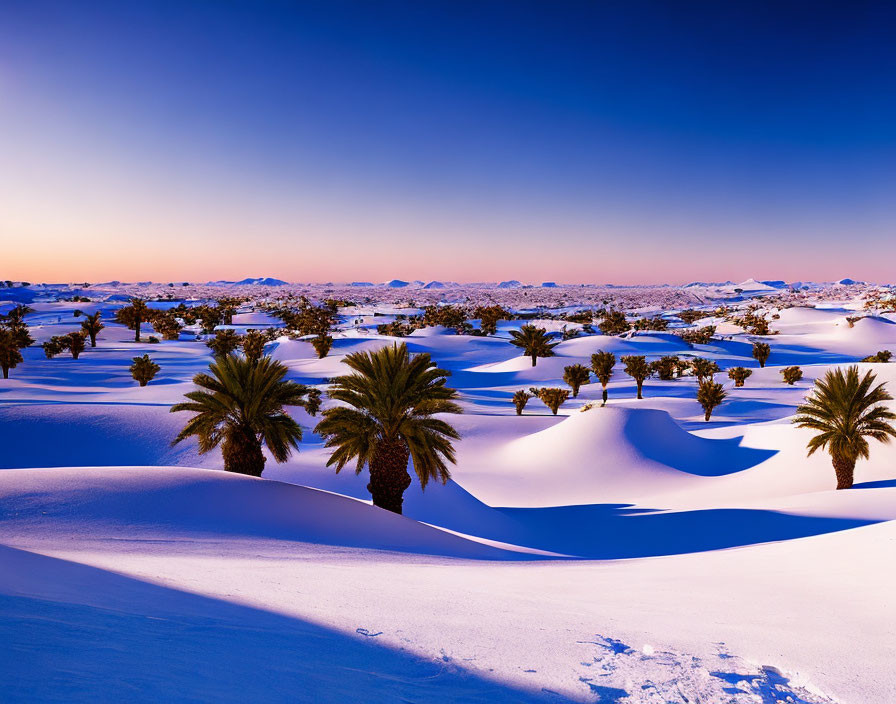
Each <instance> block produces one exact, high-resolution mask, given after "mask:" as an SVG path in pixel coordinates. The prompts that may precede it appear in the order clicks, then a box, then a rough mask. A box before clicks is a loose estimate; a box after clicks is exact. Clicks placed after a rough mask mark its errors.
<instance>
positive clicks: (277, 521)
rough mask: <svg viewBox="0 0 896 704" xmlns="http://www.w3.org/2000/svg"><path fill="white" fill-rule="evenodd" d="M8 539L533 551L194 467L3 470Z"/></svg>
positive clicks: (484, 555) (0, 480)
mask: <svg viewBox="0 0 896 704" xmlns="http://www.w3.org/2000/svg"><path fill="white" fill-rule="evenodd" d="M0 504H2V506H3V514H2V516H0V536H2V537H3V539H5V540H13V541H14V540H15V539H16V536H30V537H31V538H32V539H33V538H35V537H36V536H40V538H41V539H47V540H52V539H54V538H55V539H57V540H58V539H59V538H60V537H64V536H71V535H77V536H79V537H80V538H81V539H86V538H89V539H93V540H109V539H114V538H115V537H116V536H118V537H125V536H127V537H128V538H129V539H134V540H137V539H140V540H143V539H147V540H151V539H153V538H156V539H162V538H164V539H171V538H173V537H176V536H180V537H185V536H190V537H192V538H194V539H195V538H197V537H202V536H206V537H209V536H214V537H216V538H221V537H222V536H228V537H231V538H267V539H276V540H281V541H295V542H303V543H312V544H317V545H335V546H342V547H351V548H373V549H377V550H395V551H399V552H412V553H423V554H428V555H445V556H451V557H462V558H471V559H502V558H504V559H506V558H508V557H513V558H515V559H520V558H525V557H526V553H525V552H517V553H511V552H509V551H507V550H501V549H499V548H495V547H492V546H489V545H485V544H483V543H480V542H476V541H474V540H469V539H465V538H462V537H459V536H456V535H453V534H451V533H447V532H445V531H443V530H439V529H438V528H433V527H430V526H427V525H425V524H422V523H418V522H416V521H413V520H411V519H408V518H404V517H402V516H397V515H395V514H392V513H389V512H388V511H382V510H380V509H377V508H374V507H373V506H370V505H369V504H367V503H364V502H361V501H358V500H356V499H350V498H347V497H344V496H339V495H338V494H331V493H329V492H324V491H318V490H316V489H308V488H306V487H301V486H295V485H293V484H284V483H281V482H276V481H267V480H262V479H253V478H251V477H245V476H241V475H236V474H230V473H227V472H220V471H214V470H204V469H191V468H186V467H149V468H146V467H133V468H127V467H72V468H56V469H18V470H8V471H4V472H0Z"/></svg>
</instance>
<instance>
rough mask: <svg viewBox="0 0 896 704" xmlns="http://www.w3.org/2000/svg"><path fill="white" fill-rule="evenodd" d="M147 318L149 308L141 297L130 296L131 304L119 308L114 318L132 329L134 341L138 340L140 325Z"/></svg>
mask: <svg viewBox="0 0 896 704" xmlns="http://www.w3.org/2000/svg"><path fill="white" fill-rule="evenodd" d="M148 319H149V308H147V307H146V301H144V300H143V299H142V298H132V299H131V304H130V305H129V306H125V307H124V308H119V309H118V310H117V311H116V313H115V320H116V321H117V322H119V323H121V324H122V325H124V326H126V327H127V328H128V329H130V330H133V331H134V342H140V325H141V324H142V323H143V322H144V321H146V320H148Z"/></svg>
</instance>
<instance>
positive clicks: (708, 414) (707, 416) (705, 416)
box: [703, 408, 712, 421]
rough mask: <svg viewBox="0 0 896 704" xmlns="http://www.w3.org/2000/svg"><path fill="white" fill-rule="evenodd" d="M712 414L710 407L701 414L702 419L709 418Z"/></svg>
mask: <svg viewBox="0 0 896 704" xmlns="http://www.w3.org/2000/svg"><path fill="white" fill-rule="evenodd" d="M711 415H712V409H711V408H710V409H709V410H708V411H706V413H705V414H704V416H703V420H707V421H708V420H709V417H710V416H711Z"/></svg>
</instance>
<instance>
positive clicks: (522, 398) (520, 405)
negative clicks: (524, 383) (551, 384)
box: [513, 389, 532, 416]
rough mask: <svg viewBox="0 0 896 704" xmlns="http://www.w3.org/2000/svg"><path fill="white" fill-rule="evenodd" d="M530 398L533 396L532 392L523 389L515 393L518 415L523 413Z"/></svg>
mask: <svg viewBox="0 0 896 704" xmlns="http://www.w3.org/2000/svg"><path fill="white" fill-rule="evenodd" d="M530 398H532V394H530V393H527V392H526V391H523V390H522V389H520V390H519V391H517V392H516V393H514V394H513V405H514V406H516V414H517V415H518V416H521V415H523V409H525V408H526V404H527V403H528V402H529V399H530Z"/></svg>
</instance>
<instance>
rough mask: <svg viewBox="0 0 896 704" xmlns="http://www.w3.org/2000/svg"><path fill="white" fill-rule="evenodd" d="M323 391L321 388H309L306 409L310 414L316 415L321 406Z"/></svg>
mask: <svg viewBox="0 0 896 704" xmlns="http://www.w3.org/2000/svg"><path fill="white" fill-rule="evenodd" d="M321 396H322V394H321V391H320V389H315V388H313V387H312V388H309V389H308V396H307V398H305V411H306V412H307V413H308V415H309V416H312V417H314V416H316V415H317V412H318V411H319V410H320V407H321Z"/></svg>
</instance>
